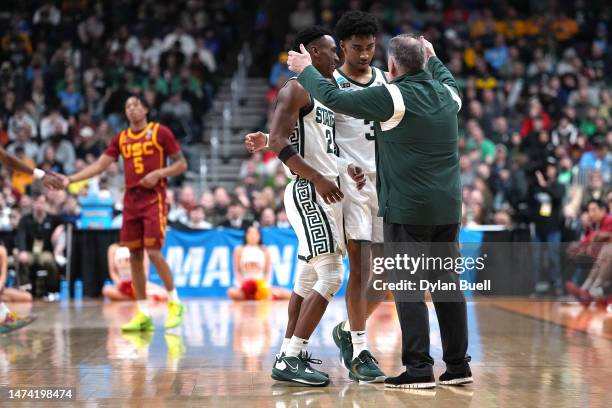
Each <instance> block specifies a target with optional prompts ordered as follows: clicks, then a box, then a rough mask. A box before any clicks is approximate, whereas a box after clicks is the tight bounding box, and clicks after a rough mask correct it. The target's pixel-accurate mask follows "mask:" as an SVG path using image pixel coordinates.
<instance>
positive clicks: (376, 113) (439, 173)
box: [288, 35, 473, 388]
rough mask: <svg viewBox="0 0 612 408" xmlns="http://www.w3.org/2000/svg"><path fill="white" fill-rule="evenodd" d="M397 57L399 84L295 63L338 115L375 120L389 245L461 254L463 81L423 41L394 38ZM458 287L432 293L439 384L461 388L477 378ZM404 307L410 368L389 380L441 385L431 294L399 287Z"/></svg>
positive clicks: (394, 70) (294, 57) (393, 63)
mask: <svg viewBox="0 0 612 408" xmlns="http://www.w3.org/2000/svg"><path fill="white" fill-rule="evenodd" d="M388 53H389V56H388V67H389V74H390V77H391V79H392V81H391V83H389V84H385V85H384V86H379V87H371V88H367V89H364V90H360V91H354V92H344V91H342V90H340V89H338V88H337V87H336V86H335V85H334V84H332V83H331V82H329V81H328V80H326V79H325V78H324V77H323V76H322V75H321V74H320V73H319V72H318V71H317V69H316V68H314V67H313V66H312V64H311V62H310V55H309V54H308V53H306V52H305V50H302V53H296V52H291V53H290V56H289V61H288V63H289V68H290V69H291V70H292V71H294V72H296V73H299V76H298V81H299V83H300V84H301V85H302V86H303V87H304V88H306V90H307V91H309V92H310V93H311V95H312V96H313V97H314V98H315V99H317V100H319V101H321V102H322V103H323V104H325V105H327V106H328V107H329V108H331V109H332V110H334V111H335V112H339V113H344V114H347V115H350V116H354V117H356V118H362V119H368V120H372V121H375V134H376V146H377V152H376V166H377V191H378V203H379V216H382V217H383V219H384V236H385V243H390V242H392V243H399V242H418V243H435V242H441V243H448V242H451V243H453V244H452V245H451V246H450V247H449V248H451V249H450V251H451V252H450V253H440V252H438V253H437V254H438V255H440V256H442V255H447V256H459V252H458V245H457V238H458V232H459V225H460V220H461V180H460V171H459V153H458V146H457V141H458V135H457V112H458V111H459V110H460V109H461V99H460V98H459V94H458V88H457V84H456V82H455V79H454V78H453V76H452V74H451V73H450V71H449V70H448V69H447V68H446V67H445V66H444V65H443V64H442V62H440V60H439V59H438V58H437V57H436V56H435V52H434V49H433V46H432V45H431V43H430V42H429V41H427V40H425V39H424V38H423V37H420V38H415V37H413V36H410V35H399V36H397V37H394V38H393V39H391V41H390V43H389V50H388ZM425 63H426V66H427V70H425V69H424V66H425ZM438 248H440V247H439V246H436V245H435V244H434V245H431V248H430V250H431V252H432V253H435V251H436V249H438ZM428 276H429V275H428ZM428 279H429V278H428ZM445 279H446V280H447V281H448V282H455V283H457V282H458V277H457V275H456V274H455V273H454V272H449V273H448V274H445ZM451 292H452V293H440V292H437V293H432V298H433V301H434V305H435V308H436V313H437V315H438V320H439V323H440V331H441V335H442V345H443V349H444V361H445V362H446V366H447V371H446V372H445V373H444V374H443V375H442V376H441V377H440V383H442V384H445V385H459V384H465V383H469V382H472V381H473V380H472V374H471V371H470V367H469V360H470V358H469V356H468V355H467V345H468V333H467V316H466V315H467V314H466V306H465V299H464V297H463V295H462V293H461V292H460V291H459V290H458V285H457V290H455V291H451ZM396 306H397V310H398V314H399V317H400V325H401V328H402V339H403V342H402V343H403V344H402V361H403V363H404V365H405V366H406V372H405V373H403V374H401V375H400V376H398V377H394V378H387V380H386V381H385V385H386V386H389V387H402V388H430V387H434V386H435V385H436V382H435V379H434V378H433V369H432V365H433V359H432V358H431V356H430V354H429V318H428V312H427V307H426V305H425V303H424V302H423V297H422V293H419V296H418V297H417V300H412V301H402V300H401V299H399V297H398V296H397V293H396Z"/></svg>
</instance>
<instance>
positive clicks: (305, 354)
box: [298, 351, 323, 369]
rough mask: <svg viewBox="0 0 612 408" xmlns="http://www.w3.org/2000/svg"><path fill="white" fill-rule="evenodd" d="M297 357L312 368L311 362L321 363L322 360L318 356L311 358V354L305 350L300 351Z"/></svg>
mask: <svg viewBox="0 0 612 408" xmlns="http://www.w3.org/2000/svg"><path fill="white" fill-rule="evenodd" d="M298 358H299V359H300V360H302V362H304V364H306V366H307V367H308V368H310V369H312V367H311V366H310V364H311V363H312V364H323V361H321V360H319V359H318V358H312V354H311V353H309V352H307V351H300V354H299V355H298Z"/></svg>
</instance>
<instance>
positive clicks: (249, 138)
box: [244, 132, 268, 153]
mask: <svg viewBox="0 0 612 408" xmlns="http://www.w3.org/2000/svg"><path fill="white" fill-rule="evenodd" d="M267 139H268V136H267V135H266V134H265V133H263V132H255V133H249V134H248V135H246V136H245V137H244V147H246V149H247V150H248V151H249V153H255V152H258V151H260V150H263V149H265V147H266V144H267V143H266V142H267Z"/></svg>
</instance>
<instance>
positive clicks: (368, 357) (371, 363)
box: [358, 351, 378, 369]
mask: <svg viewBox="0 0 612 408" xmlns="http://www.w3.org/2000/svg"><path fill="white" fill-rule="evenodd" d="M358 358H359V361H361V362H362V363H364V364H365V365H366V366H367V367H368V368H370V369H376V368H378V365H377V364H378V360H377V359H376V358H374V356H373V355H372V354H370V352H369V351H368V352H367V353H366V354H365V356H364V357H363V358H361V357H358Z"/></svg>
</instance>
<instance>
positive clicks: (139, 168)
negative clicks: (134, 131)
mask: <svg viewBox="0 0 612 408" xmlns="http://www.w3.org/2000/svg"><path fill="white" fill-rule="evenodd" d="M143 172H144V165H143V164H142V156H137V157H134V173H136V174H142V173H143Z"/></svg>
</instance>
